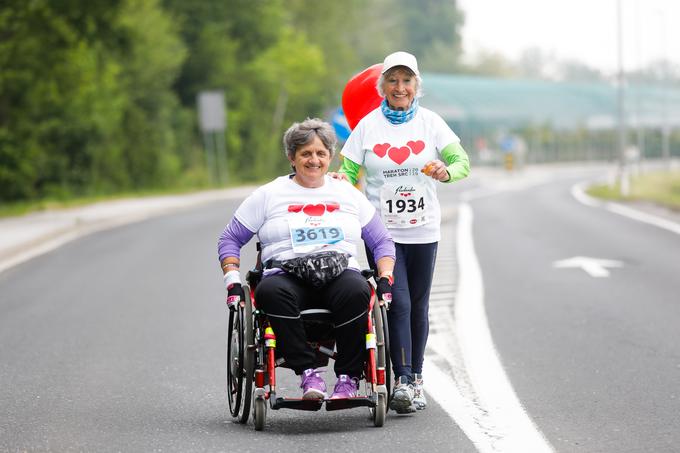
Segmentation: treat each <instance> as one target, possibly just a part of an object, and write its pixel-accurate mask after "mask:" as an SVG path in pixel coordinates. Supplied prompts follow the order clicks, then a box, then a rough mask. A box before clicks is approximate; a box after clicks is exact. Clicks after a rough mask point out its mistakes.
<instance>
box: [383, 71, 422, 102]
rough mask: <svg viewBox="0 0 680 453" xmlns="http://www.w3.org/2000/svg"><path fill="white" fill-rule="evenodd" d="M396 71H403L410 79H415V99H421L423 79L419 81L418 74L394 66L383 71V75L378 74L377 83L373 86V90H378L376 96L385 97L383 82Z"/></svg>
mask: <svg viewBox="0 0 680 453" xmlns="http://www.w3.org/2000/svg"><path fill="white" fill-rule="evenodd" d="M397 71H403V72H405V73H407V74H410V75H411V77H414V78H415V79H416V99H418V98H421V97H423V79H421V78H420V76H419V75H418V74H416V73H415V72H413V71H411V70H410V69H409V68H407V67H406V66H395V67H393V68H390V69H388V70H387V71H385V74H380V77H379V78H378V82H376V84H375V89H376V90H378V94H379V95H380V97H381V98H384V97H385V90H383V85H384V84H385V80H387V79H388V78H389V77H392V74H394V73H395V72H397Z"/></svg>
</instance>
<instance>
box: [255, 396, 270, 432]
mask: <svg viewBox="0 0 680 453" xmlns="http://www.w3.org/2000/svg"><path fill="white" fill-rule="evenodd" d="M266 418H267V400H265V399H264V398H261V397H259V398H258V397H255V398H253V422H254V423H255V431H262V430H263V429H264V422H265V420H266Z"/></svg>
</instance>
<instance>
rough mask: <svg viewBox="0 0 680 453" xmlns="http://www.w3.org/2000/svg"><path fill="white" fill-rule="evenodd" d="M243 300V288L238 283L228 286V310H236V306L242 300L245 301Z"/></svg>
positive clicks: (244, 296)
mask: <svg viewBox="0 0 680 453" xmlns="http://www.w3.org/2000/svg"><path fill="white" fill-rule="evenodd" d="M245 298H246V295H245V293H244V292H243V287H242V286H241V284H240V283H234V284H232V285H229V288H228V289H227V307H229V309H230V310H236V307H237V306H238V304H239V303H240V302H241V301H242V300H245Z"/></svg>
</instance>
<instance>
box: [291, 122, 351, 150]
mask: <svg viewBox="0 0 680 453" xmlns="http://www.w3.org/2000/svg"><path fill="white" fill-rule="evenodd" d="M315 136H316V137H319V140H321V143H323V146H325V147H326V149H327V150H328V151H329V152H330V153H331V157H333V154H334V153H335V146H336V144H337V143H338V139H337V137H336V136H335V130H334V129H333V126H331V125H330V124H328V123H327V122H325V121H323V120H320V119H319V118H307V119H306V120H304V121H303V122H301V123H293V124H292V125H291V126H290V127H289V128H288V130H287V131H286V133H285V134H283V149H284V151H285V153H286V156H288V157H289V158H290V159H293V158H295V152H296V151H297V149H298V148H299V147H301V146H304V145H306V144H307V143H309V142H311V141H312V140H314V137H315Z"/></svg>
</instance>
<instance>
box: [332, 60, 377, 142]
mask: <svg viewBox="0 0 680 453" xmlns="http://www.w3.org/2000/svg"><path fill="white" fill-rule="evenodd" d="M382 66H383V65H382V63H376V64H374V65H373V66H369V67H368V68H366V69H364V70H363V71H361V72H360V73H359V74H357V75H355V76H354V77H352V78H351V79H349V82H347V85H345V90H344V91H343V92H342V110H343V112H345V118H347V124H348V125H349V128H350V129H354V128H355V127H356V125H357V124H359V121H361V119H362V118H363V117H364V116H366V115H367V114H368V113H369V112H371V111H372V110H375V109H376V108H377V107H378V106H379V105H380V103H381V102H382V98H381V97H380V95H379V94H378V90H377V89H376V88H375V84H376V83H377V82H378V79H379V78H380V72H381V71H382Z"/></svg>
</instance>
